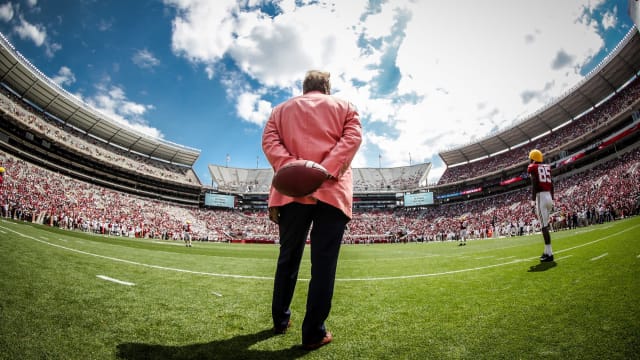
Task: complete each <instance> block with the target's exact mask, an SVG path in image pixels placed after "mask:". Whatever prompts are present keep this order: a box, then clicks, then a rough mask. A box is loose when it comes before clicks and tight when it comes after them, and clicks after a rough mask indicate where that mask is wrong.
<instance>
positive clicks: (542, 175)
mask: <svg viewBox="0 0 640 360" xmlns="http://www.w3.org/2000/svg"><path fill="white" fill-rule="evenodd" d="M542 159H543V158H542V152H541V151H540V150H538V149H533V150H531V152H530V153H529V160H531V163H530V164H529V167H528V168H527V173H529V176H530V177H531V195H532V199H533V201H535V210H536V215H537V216H538V220H539V221H540V226H541V230H542V237H543V238H544V252H543V253H542V256H540V261H541V262H550V261H553V250H552V249H551V235H550V234H549V216H550V214H551V209H552V208H553V182H552V181H551V165H549V164H543V163H542Z"/></svg>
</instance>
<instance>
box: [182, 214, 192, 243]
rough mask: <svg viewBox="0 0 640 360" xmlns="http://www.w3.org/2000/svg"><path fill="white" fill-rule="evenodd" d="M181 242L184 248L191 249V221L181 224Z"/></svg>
mask: <svg viewBox="0 0 640 360" xmlns="http://www.w3.org/2000/svg"><path fill="white" fill-rule="evenodd" d="M182 240H184V245H185V246H186V247H191V221H189V220H187V221H185V222H184V224H182Z"/></svg>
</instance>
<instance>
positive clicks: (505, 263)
mask: <svg viewBox="0 0 640 360" xmlns="http://www.w3.org/2000/svg"><path fill="white" fill-rule="evenodd" d="M637 227H640V225H636V226H632V227H629V228H626V229H624V230H621V231H618V232H617V233H613V234H609V235H607V236H605V237H602V238H599V239H596V240H593V241H590V242H588V243H584V244H580V245H576V246H574V247H571V248H567V249H563V250H559V251H556V253H563V252H567V251H571V250H574V249H577V248H581V247H584V246H588V245H592V244H595V243H598V242H600V241H603V240H606V239H609V238H611V237H614V236H617V235H620V234H622V233H625V232H627V231H631V230H635V229H636V228H637ZM3 229H5V230H7V231H10V232H13V233H15V234H17V235H20V236H22V237H25V238H27V239H31V240H35V241H38V242H40V243H43V244H47V245H50V246H54V247H57V248H60V249H65V250H68V251H72V252H76V253H79V254H83V255H89V256H94V257H97V258H101V259H107V260H112V261H117V262H122V263H126V264H130V265H137V266H144V267H148V268H153V269H159V270H168V271H175V272H181V273H187V274H196V275H205V276H216V277H225V278H233V279H253V280H273V276H252V275H235V274H220V273H210V272H203V271H192V270H186V269H178V268H172V267H165V266H160V265H152V264H144V263H140V262H136V261H131V260H125V259H119V258H115V257H111V256H105V255H99V254H94V253H90V252H87V251H82V250H78V249H73V248H69V247H66V246H62V245H58V244H53V243H50V242H48V241H44V240H40V239H36V238H34V237H32V236H28V235H25V234H22V233H20V232H18V231H15V230H13V229H9V228H3ZM604 255H606V254H604ZM570 256H571V255H569V256H565V257H563V258H567V257H570ZM600 256H603V255H600ZM639 257H640V255H639ZM537 258H538V257H531V258H527V259H515V260H512V261H508V262H503V263H498V264H492V265H486V266H479V267H473V268H466V269H458V270H451V271H443V272H437V273H428V274H415V275H398V276H380V277H365V278H343V279H336V281H383V280H399V279H415V278H424V277H434V276H443V275H451V274H458V273H463V272H470V271H479V270H485V269H490V268H495V267H500V266H505V265H511V264H517V263H520V262H524V261H531V260H533V259H537ZM592 260H593V259H592ZM298 280H299V281H309V279H300V278H299V279H298Z"/></svg>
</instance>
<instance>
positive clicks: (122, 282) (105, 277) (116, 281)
mask: <svg viewBox="0 0 640 360" xmlns="http://www.w3.org/2000/svg"><path fill="white" fill-rule="evenodd" d="M96 277H98V278H100V279H102V280H107V281H111V282H114V283H116V284H120V285H127V286H134V285H135V284H134V283H132V282H128V281H122V280H118V279H114V278H112V277H108V276H105V275H96Z"/></svg>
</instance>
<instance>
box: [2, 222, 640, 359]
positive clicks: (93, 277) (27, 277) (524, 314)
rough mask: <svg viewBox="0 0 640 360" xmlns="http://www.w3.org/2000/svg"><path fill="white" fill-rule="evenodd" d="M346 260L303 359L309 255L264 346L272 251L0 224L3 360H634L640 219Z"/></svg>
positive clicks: (345, 253) (376, 250)
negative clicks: (548, 249) (287, 315)
mask: <svg viewBox="0 0 640 360" xmlns="http://www.w3.org/2000/svg"><path fill="white" fill-rule="evenodd" d="M551 236H552V240H553V248H554V251H555V258H556V262H555V263H549V264H540V262H539V260H538V257H539V256H540V254H541V253H542V248H543V245H542V236H541V235H540V234H537V235H531V236H523V237H514V238H501V239H490V240H473V241H469V242H468V244H467V245H466V246H458V243H457V242H444V243H411V244H385V245H370V246H367V245H345V246H343V247H342V250H341V254H340V261H339V265H338V274H337V282H336V289H335V295H334V302H333V308H332V312H331V315H330V317H329V319H328V321H327V328H328V329H329V330H330V331H331V332H332V333H333V334H334V341H333V342H332V343H331V344H329V345H327V346H325V347H323V348H321V349H319V350H316V351H314V352H306V351H304V350H302V349H301V348H300V346H299V344H300V340H301V339H300V337H301V334H300V325H301V323H302V318H303V315H304V308H305V299H306V292H307V285H308V279H309V265H310V264H309V248H307V249H306V251H305V257H304V259H303V264H302V267H301V274H300V279H299V282H298V288H297V290H296V295H295V297H294V300H293V304H292V312H293V315H292V320H293V323H294V325H293V327H292V328H291V329H290V331H289V332H288V333H287V334H286V335H278V336H274V335H273V334H272V332H271V331H270V329H271V326H272V324H271V319H270V303H271V290H272V286H273V280H272V278H273V274H274V271H275V262H276V257H277V251H278V248H277V246H275V245H248V244H219V243H199V242H194V245H193V247H192V248H186V247H185V246H184V245H183V244H182V243H181V242H177V241H160V240H149V239H124V238H118V237H105V236H99V235H89V234H82V233H79V232H68V231H61V230H56V229H52V228H48V227H43V226H38V225H33V224H27V223H18V222H13V221H9V220H6V219H3V220H0V359H118V358H121V359H294V358H302V359H633V358H636V359H637V358H640V217H634V218H630V219H625V220H621V221H616V222H612V223H605V224H602V225H596V226H591V227H586V228H579V229H576V230H567V231H562V232H554V233H552V234H551Z"/></svg>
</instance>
